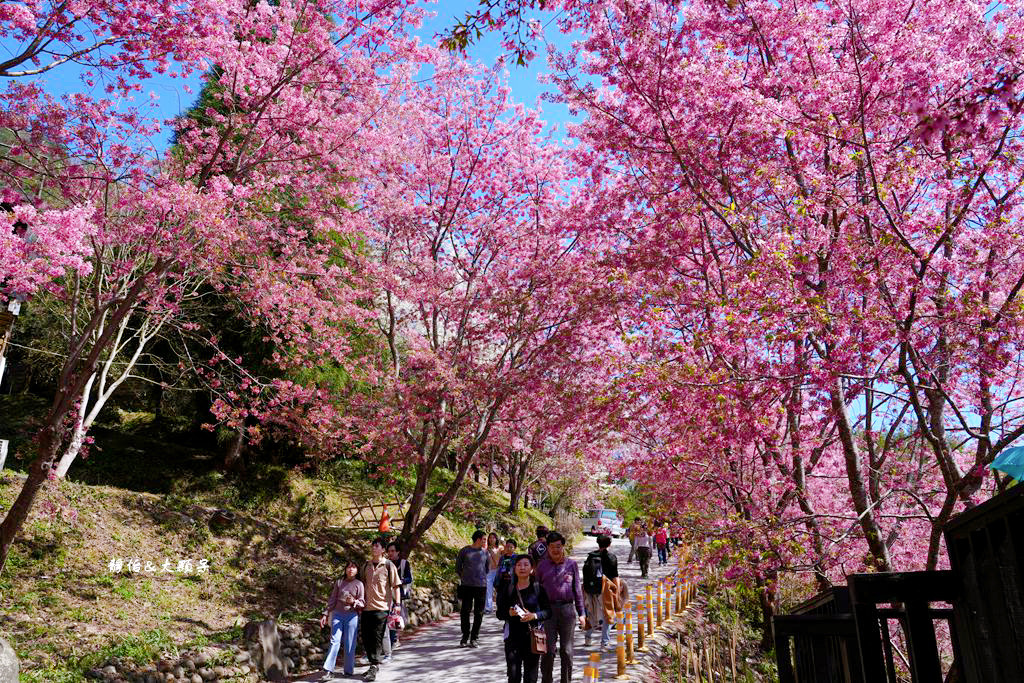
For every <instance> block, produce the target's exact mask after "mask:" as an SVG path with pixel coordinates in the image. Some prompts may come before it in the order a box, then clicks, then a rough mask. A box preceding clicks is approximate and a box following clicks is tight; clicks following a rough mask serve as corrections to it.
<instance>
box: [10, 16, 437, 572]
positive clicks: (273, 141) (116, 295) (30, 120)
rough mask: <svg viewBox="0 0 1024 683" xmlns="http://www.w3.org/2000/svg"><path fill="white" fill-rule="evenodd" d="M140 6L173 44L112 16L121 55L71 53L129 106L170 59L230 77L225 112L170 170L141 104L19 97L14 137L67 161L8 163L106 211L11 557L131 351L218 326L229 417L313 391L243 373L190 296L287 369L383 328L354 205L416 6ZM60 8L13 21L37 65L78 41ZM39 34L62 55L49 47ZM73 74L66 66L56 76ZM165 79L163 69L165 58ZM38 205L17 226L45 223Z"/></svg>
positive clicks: (51, 199) (200, 120)
mask: <svg viewBox="0 0 1024 683" xmlns="http://www.w3.org/2000/svg"><path fill="white" fill-rule="evenodd" d="M104 7H105V9H103V11H107V10H109V11H110V12H111V13H114V14H116V13H117V8H116V7H114V6H113V5H111V6H110V7H109V8H106V6H104ZM137 9H138V19H139V21H143V20H145V19H146V17H147V16H149V17H164V16H165V15H168V13H170V14H171V15H173V16H174V17H175V19H174V20H173V21H172V20H170V19H169V20H168V21H169V22H170V24H169V25H170V26H172V27H173V28H174V30H171V29H168V30H170V31H171V32H170V36H169V37H168V38H167V42H166V44H165V43H161V42H159V41H160V40H163V39H164V38H165V36H164V34H162V33H158V35H157V36H155V37H154V36H149V35H148V34H147V33H146V32H145V31H142V30H140V31H139V32H138V33H135V34H132V37H131V38H130V39H128V38H124V37H123V36H122V33H121V31H122V28H119V27H120V26H121V24H118V23H117V22H118V21H120V20H121V19H124V17H123V16H121V15H118V17H120V19H115V18H111V20H110V22H111V23H108V24H104V23H103V22H104V21H105V20H104V19H102V17H100V18H97V16H99V15H97V16H92V15H90V17H89V18H87V19H86V20H85V23H84V24H83V25H88V24H89V23H90V22H99V24H100V28H101V29H104V27H107V28H108V29H109V31H110V33H111V35H113V36H115V38H114V39H112V40H111V41H109V42H104V40H103V39H102V36H103V35H104V33H103V31H100V32H99V33H97V34H96V35H97V36H100V39H99V42H98V43H97V45H96V46H95V51H94V52H90V53H89V54H90V55H92V56H89V57H83V56H81V55H74V56H72V57H71V58H70V59H79V58H80V57H81V59H85V60H87V61H89V62H90V64H92V65H93V66H94V67H95V69H94V70H95V71H97V72H99V71H100V70H101V69H105V70H106V71H105V72H104V73H108V74H110V77H111V78H114V79H115V80H114V85H113V88H114V90H113V91H112V92H120V93H121V94H127V93H130V92H132V91H134V90H136V89H137V87H136V85H135V84H134V83H133V79H138V78H142V77H145V76H146V75H147V72H145V69H146V68H148V67H145V66H138V65H137V63H138V62H140V61H141V62H145V61H147V60H153V59H156V57H155V55H156V54H157V53H159V54H162V55H165V56H166V61H167V62H168V63H170V61H171V60H172V59H178V60H180V63H182V64H184V66H183V67H181V68H183V69H187V68H198V67H206V66H211V65H216V68H215V69H214V70H213V71H212V72H211V76H210V78H211V83H212V89H213V91H214V95H215V97H216V98H217V99H218V101H219V106H218V107H209V108H208V110H207V111H204V112H202V114H203V116H202V117H189V118H186V119H182V120H180V121H179V122H178V123H177V128H176V145H175V148H174V150H173V152H172V153H171V154H169V155H167V156H166V157H165V158H162V159H161V158H159V157H154V156H152V155H147V154H146V151H145V148H144V146H141V145H139V144H135V143H136V142H137V140H136V137H135V136H137V135H138V134H148V133H150V132H152V131H154V130H155V126H156V124H155V123H152V122H147V121H145V120H144V119H143V117H142V114H141V113H140V112H139V111H138V110H137V109H136V110H131V111H127V112H124V111H119V110H117V109H116V108H115V107H114V105H113V104H112V103H111V102H108V101H106V100H102V99H97V100H92V99H90V98H88V97H78V96H75V95H72V96H69V97H68V98H67V99H66V103H65V107H64V109H63V110H62V111H63V112H64V113H65V114H66V115H65V116H63V117H62V116H60V115H58V114H54V112H55V111H58V113H59V107H57V109H54V108H53V107H50V108H47V107H41V106H40V105H39V102H44V103H46V104H49V103H50V100H49V99H48V98H47V97H46V96H44V95H42V94H41V91H40V90H39V86H38V84H35V85H26V86H22V87H20V88H16V87H14V86H12V87H11V89H10V90H9V91H8V93H7V95H6V97H7V100H6V102H7V103H8V105H9V107H8V109H7V110H6V111H7V114H6V116H7V118H6V120H5V123H7V124H8V126H9V127H10V128H11V129H12V130H14V131H15V135H16V136H19V137H20V136H38V137H36V138H34V139H38V140H41V141H42V142H44V143H45V144H49V145H53V147H54V149H55V150H57V152H59V153H52V154H51V153H46V154H43V155H41V156H40V161H38V162H37V163H34V164H32V165H27V164H24V163H22V162H21V161H20V159H19V158H18V155H15V154H13V153H11V154H8V155H6V156H5V158H4V168H5V169H7V170H8V172H9V174H10V175H12V176H17V177H18V178H20V179H22V180H23V186H24V187H25V188H30V187H33V186H35V187H45V191H42V192H39V193H37V195H38V200H37V201H38V202H40V203H42V204H44V205H45V204H47V203H50V204H53V205H55V210H62V211H68V210H69V209H68V207H69V206H72V207H92V211H91V213H88V212H87V213H88V215H89V220H90V223H89V224H91V225H92V226H95V228H94V229H93V230H92V235H91V236H90V238H89V240H88V242H87V250H86V251H84V252H82V251H81V250H78V248H77V247H76V248H73V249H71V250H70V251H72V252H73V253H76V254H79V257H80V258H82V259H84V260H85V261H86V262H87V265H86V266H82V267H79V268H77V269H76V271H75V276H74V277H72V278H71V279H70V280H69V282H68V284H67V285H66V286H64V287H62V289H61V292H60V293H59V295H60V296H63V297H64V300H65V302H66V306H67V311H68V313H67V316H68V324H67V328H68V331H69V334H68V337H67V339H68V348H67V349H66V359H65V361H64V364H63V367H62V369H61V371H60V375H59V379H58V383H57V387H56V391H55V395H54V400H53V403H52V405H51V408H50V410H49V412H48V414H47V416H46V418H45V420H44V423H43V427H42V429H41V430H40V432H39V434H38V437H37V439H36V449H37V457H36V459H35V461H34V462H33V463H32V465H31V466H30V468H29V476H28V479H27V481H26V483H25V484H24V487H23V488H22V491H21V493H20V494H19V496H18V498H17V499H16V500H15V502H14V504H13V505H12V507H11V508H10V510H9V511H8V512H7V515H6V517H5V519H4V521H3V523H2V524H0V561H2V560H3V559H5V558H6V556H7V553H8V552H9V549H10V545H11V543H12V542H13V540H14V538H15V536H16V534H17V533H18V530H19V529H20V527H21V525H22V524H23V522H24V520H25V518H26V517H27V515H28V512H29V510H30V509H31V506H32V503H33V501H34V499H35V496H36V494H37V492H38V491H39V489H40V487H41V486H42V485H43V484H44V483H45V482H46V480H47V479H48V478H50V477H52V476H55V467H56V466H57V465H58V460H59V458H60V456H61V454H62V453H71V452H73V450H74V446H75V444H74V438H75V435H77V434H79V433H81V432H82V427H84V426H85V424H86V423H87V421H88V420H89V418H90V417H91V416H92V415H93V412H92V411H90V410H89V408H90V406H89V405H87V404H86V403H87V399H88V398H89V390H90V389H92V390H93V391H94V392H95V391H96V390H98V391H99V394H98V395H97V394H95V393H94V394H93V396H94V400H95V401H96V402H97V403H94V404H93V405H92V406H91V407H92V408H95V406H96V405H97V404H98V403H99V402H100V401H102V400H103V397H104V396H106V395H109V390H110V389H111V387H112V386H113V383H112V382H110V381H108V380H109V379H110V378H109V377H108V375H107V372H108V370H109V368H110V367H111V365H110V364H111V362H112V361H111V359H112V358H114V357H116V356H117V355H118V354H120V355H121V356H122V360H121V361H119V362H118V367H119V368H120V370H119V371H125V370H126V369H127V372H130V367H131V364H132V362H133V359H137V358H138V353H139V351H140V349H144V348H145V346H146V345H147V344H148V343H149V342H150V341H151V340H152V339H153V338H154V337H155V335H157V334H171V333H172V332H175V333H183V334H184V333H189V334H193V336H194V337H198V336H199V335H198V334H197V333H200V332H202V336H204V337H205V338H206V341H207V342H208V343H209V345H210V351H211V353H213V354H214V358H213V361H214V362H215V363H216V364H221V365H225V366H230V367H231V368H232V373H233V374H234V375H235V376H239V377H241V380H240V382H239V384H238V385H237V386H235V387H233V388H232V389H230V390H225V391H224V395H223V397H222V399H221V400H220V402H219V403H218V404H217V405H216V406H215V407H217V408H218V409H220V410H221V414H222V416H223V417H224V418H225V419H235V420H238V419H241V417H243V416H244V414H248V413H249V412H255V411H251V409H250V408H249V407H248V406H249V405H250V401H244V400H241V397H240V396H239V395H238V394H239V393H243V392H245V393H248V394H249V395H250V397H251V398H253V401H252V402H255V403H256V404H257V405H260V399H262V396H263V395H264V393H265V392H267V391H270V392H273V393H277V390H278V389H280V391H281V393H282V395H283V398H277V399H273V398H270V399H268V400H266V401H264V402H263V403H262V406H264V408H266V409H269V408H272V407H273V405H274V403H275V402H278V403H280V402H282V401H284V402H286V403H287V402H289V401H293V400H295V399H296V397H300V396H303V395H305V396H309V395H310V394H309V392H303V391H301V390H300V389H295V388H293V387H289V386H287V385H285V386H279V387H274V386H270V387H268V386H265V385H263V384H261V383H260V382H259V378H257V377H254V376H252V375H251V373H247V372H246V371H245V368H244V360H243V359H239V358H231V357H228V356H226V354H223V353H222V352H220V353H218V352H217V340H216V332H215V331H211V330H205V331H204V330H200V329H197V328H198V325H197V323H196V322H195V321H194V320H190V319H189V317H188V315H187V312H188V310H189V306H188V302H189V300H190V298H193V297H196V296H200V295H201V294H202V291H203V289H204V288H209V289H210V290H212V291H218V292H228V293H231V294H232V295H233V296H237V297H240V299H241V300H242V301H245V302H246V304H247V306H248V311H249V314H250V315H251V316H252V318H253V319H254V321H258V322H260V323H261V324H265V325H266V326H267V328H268V329H269V330H270V332H269V335H270V336H271V338H272V340H273V341H274V342H276V343H279V344H281V345H282V347H287V348H288V349H290V352H289V354H290V355H289V357H288V358H281V359H280V361H281V362H282V363H296V362H300V358H301V356H302V354H303V353H309V354H317V355H319V354H321V353H324V352H327V353H329V354H331V355H332V356H333V357H336V358H339V359H340V358H345V357H346V337H345V335H343V334H339V333H337V331H338V330H341V329H343V328H344V325H346V324H351V323H352V321H359V320H360V319H364V318H365V317H366V313H365V309H364V308H363V307H361V306H359V305H358V301H359V300H360V296H361V294H362V293H363V290H362V289H360V285H359V272H358V271H359V267H358V263H359V259H360V256H359V254H358V250H357V248H356V246H357V244H358V242H359V240H360V236H361V235H363V234H364V230H365V227H366V226H365V223H364V221H362V219H361V217H360V215H359V214H358V212H354V211H353V210H352V209H351V208H350V207H351V199H352V197H353V196H354V195H355V194H357V193H356V192H355V190H354V179H355V178H358V177H359V176H360V175H361V174H362V170H363V169H365V168H366V162H365V158H364V154H365V153H366V152H367V147H366V144H367V143H366V141H365V140H362V139H361V138H360V135H361V134H362V133H364V132H366V131H368V130H369V128H370V127H369V126H368V125H367V124H368V122H369V121H370V120H371V119H372V118H373V115H374V114H375V113H376V112H378V111H379V110H380V109H381V108H382V107H383V106H385V105H386V103H387V102H388V101H389V98H390V97H392V95H391V93H390V87H389V83H390V81H389V80H388V79H387V78H385V74H386V73H387V72H388V71H389V70H390V69H391V68H392V67H394V66H395V64H396V63H398V62H399V61H400V60H403V59H404V58H405V57H407V56H409V55H410V54H412V51H413V50H414V47H415V46H414V43H413V42H412V41H411V40H409V39H408V38H407V36H406V34H405V28H406V26H407V24H408V22H409V21H414V20H416V18H417V15H416V13H411V14H410V12H409V9H408V3H405V2H390V1H382V2H377V3H372V4H370V5H369V6H367V5H366V4H365V3H362V2H342V1H339V2H332V1H329V0H324V1H322V2H319V1H316V0H309V1H302V0H299V1H297V2H281V3H275V4H274V5H273V6H272V5H269V4H267V3H247V2H238V3H231V2H227V3H212V4H210V5H209V6H207V5H202V4H194V3H193V4H189V5H186V6H181V7H179V6H178V5H175V6H173V7H172V8H166V9H167V11H166V12H164V11H162V10H161V7H160V6H159V3H158V4H157V5H153V6H149V5H146V6H139V7H138V8H137ZM5 11H7V6H5ZM52 11H53V12H54V13H55V14H54V15H53V16H55V17H56V18H55V19H52V21H51V20H50V19H37V20H36V24H35V26H36V28H35V29H31V28H30V27H29V26H28V24H24V22H22V24H24V25H22V24H17V22H18V21H21V19H19V18H18V17H14V19H12V21H15V23H16V26H15V28H14V29H9V33H8V35H10V36H15V37H18V38H19V39H21V40H23V41H25V43H24V45H25V47H24V48H23V50H22V52H23V53H24V54H26V55H28V56H27V57H26V58H25V59H27V60H29V61H31V60H32V59H34V58H37V59H39V60H43V61H45V60H46V59H49V58H50V57H52V56H53V55H54V54H56V53H55V52H53V50H56V49H57V48H56V47H54V46H57V45H59V44H63V43H64V42H66V41H73V42H77V40H76V39H75V38H74V34H73V33H68V32H67V31H68V30H70V29H67V28H66V27H65V25H66V24H67V23H68V21H69V20H67V21H66V20H65V19H66V16H65V14H66V12H71V13H74V12H75V11H77V10H76V8H75V7H71V6H67V7H66V6H65V5H61V6H59V7H58V8H56V9H54V10H52ZM175 13H177V14H175ZM19 16H20V15H19ZM128 20H129V19H125V21H128ZM131 21H134V19H131ZM153 21H157V20H155V19H154V20H153ZM162 22H163V19H162V18H161V19H160V20H159V21H158V22H157V23H158V25H159V26H160V27H163V26H164V24H163V23H162ZM19 26H20V28H19ZM33 30H34V31H35V33H33V32H32V31H33ZM104 30H107V29H104ZM33 36H36V37H33ZM39 36H42V38H41V39H39V38H38V37H39ZM118 36H122V37H120V38H118ZM182 38H188V39H190V40H191V41H192V42H187V41H186V42H184V43H183V42H182V41H181V40H180V39H182ZM37 39H39V42H40V45H42V46H43V47H41V48H39V47H38V46H36V47H33V43H34V42H35V41H36V40H37ZM110 45H114V46H117V47H116V49H117V51H116V53H115V54H114V55H112V56H111V55H108V54H107V53H106V52H105V48H106V47H108V46H110ZM47 46H49V47H47ZM171 46H173V48H174V50H173V51H171V52H168V50H169V49H170V47H171ZM37 48H38V49H37ZM46 55H50V57H47V56H46ZM60 61H61V59H60V57H55V58H54V62H53V65H56V63H59V62H60ZM155 68H164V66H163V65H162V64H160V63H159V60H158V65H157V67H155ZM140 69H142V71H140ZM14 75H15V76H16V75H18V74H14ZM97 77H98V76H97ZM85 78H86V79H87V81H88V80H89V78H90V75H89V74H87V75H86V77H85ZM87 85H88V83H87ZM119 89H120V90H119ZM71 104H74V105H76V106H77V109H74V110H73V109H72V108H71V106H70V105H71ZM72 114H73V115H72ZM40 117H41V118H40ZM19 153H20V152H19ZM54 159H61V160H68V161H61V162H60V163H59V164H58V166H57V167H56V170H52V169H51V168H50V167H49V166H47V164H48V163H49V162H50V161H51V160H54ZM70 160H73V163H72V162H71V161H70ZM44 162H45V163H44ZM23 196H26V197H27V193H25V194H24V195H23ZM77 210H78V211H87V209H84V208H80V209H77ZM20 211H21V210H20V209H18V208H16V209H15V214H16V215H17V216H22V215H25V216H26V217H28V215H27V214H25V213H23V212H20ZM81 222H82V223H85V221H84V220H83V221H81ZM72 241H73V240H72ZM194 360H196V361H198V360H199V359H194ZM214 372H216V369H215V370H214ZM213 379H214V380H216V378H213ZM115 381H116V380H115ZM215 388H216V387H215ZM255 414H256V416H257V417H263V413H260V412H255ZM76 426H77V428H76ZM69 436H70V438H71V441H70V442H69V440H68V438H69ZM72 457H73V456H72ZM66 464H67V463H64V464H63V465H61V467H66Z"/></svg>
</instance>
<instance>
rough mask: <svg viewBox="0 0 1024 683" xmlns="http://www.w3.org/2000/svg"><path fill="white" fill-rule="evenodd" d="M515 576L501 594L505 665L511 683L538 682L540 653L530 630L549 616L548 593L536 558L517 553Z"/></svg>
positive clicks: (499, 603)
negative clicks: (536, 571)
mask: <svg viewBox="0 0 1024 683" xmlns="http://www.w3.org/2000/svg"><path fill="white" fill-rule="evenodd" d="M512 571H513V574H514V578H513V580H512V581H510V582H509V583H507V584H505V585H504V587H503V588H504V590H501V591H499V592H498V594H497V600H496V602H497V607H496V610H495V612H496V614H497V617H498V618H499V619H501V620H502V621H504V622H505V666H506V668H507V670H508V683H537V674H538V671H539V669H540V655H539V654H537V653H535V652H534V651H533V646H532V635H531V633H530V629H533V628H540V626H539V623H540V622H542V621H544V620H545V619H547V618H548V615H549V613H550V606H549V602H548V596H547V593H546V592H545V591H544V589H543V588H542V587H541V585H540V583H539V582H538V581H537V580H536V579H535V578H534V577H533V558H532V557H530V556H529V555H528V554H523V555H517V556H516V558H515V564H514V565H513V569H512Z"/></svg>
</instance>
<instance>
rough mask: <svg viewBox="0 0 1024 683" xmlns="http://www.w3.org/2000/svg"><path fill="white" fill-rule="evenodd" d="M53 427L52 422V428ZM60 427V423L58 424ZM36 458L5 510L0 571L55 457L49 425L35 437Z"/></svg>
mask: <svg viewBox="0 0 1024 683" xmlns="http://www.w3.org/2000/svg"><path fill="white" fill-rule="evenodd" d="M52 424H53V422H52V420H51V425H52ZM58 424H59V423H58ZM38 443H39V457H38V458H36V459H35V460H34V461H33V462H32V464H31V465H30V466H29V468H28V479H26V480H25V484H24V485H23V486H22V487H21V492H20V493H18V497H17V498H16V499H15V500H14V504H13V505H11V509H10V510H8V511H7V515H6V516H5V517H4V521H3V522H2V523H0V571H3V568H4V565H6V564H7V556H8V555H9V554H10V552H11V545H12V544H13V543H14V539H15V538H17V536H18V533H19V532H20V531H21V527H22V526H23V525H24V524H25V520H26V519H28V513H29V512H31V510H32V505H33V503H35V500H36V496H37V495H39V490H40V489H41V488H42V487H43V485H44V484H45V483H46V481H47V479H49V476H50V470H51V469H52V467H53V461H54V459H55V457H56V455H57V447H58V446H59V440H58V439H57V435H56V430H55V429H54V428H53V427H52V426H50V425H48V426H47V427H45V428H43V431H42V432H41V433H40V435H39V438H38Z"/></svg>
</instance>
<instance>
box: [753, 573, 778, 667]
mask: <svg viewBox="0 0 1024 683" xmlns="http://www.w3.org/2000/svg"><path fill="white" fill-rule="evenodd" d="M757 588H758V591H757V593H758V599H759V602H760V607H761V622H762V623H761V643H760V645H759V647H760V649H761V652H771V651H772V650H773V649H774V648H775V630H774V629H773V628H772V617H774V616H775V590H774V589H773V588H770V587H769V584H768V583H767V582H765V581H764V580H762V579H758V580H757Z"/></svg>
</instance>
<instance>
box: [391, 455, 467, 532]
mask: <svg viewBox="0 0 1024 683" xmlns="http://www.w3.org/2000/svg"><path fill="white" fill-rule="evenodd" d="M473 457H474V454H473V452H469V453H467V454H466V455H465V456H464V460H463V461H462V462H461V463H460V464H459V469H458V471H457V472H456V474H455V478H454V479H453V480H452V483H451V484H449V485H448V488H447V489H446V490H445V492H444V494H443V495H442V496H441V497H440V498H439V499H438V500H437V502H436V503H434V504H433V505H431V506H430V507H429V508H428V509H427V512H426V514H424V515H423V517H422V518H420V517H419V515H420V512H421V511H422V509H423V506H424V502H423V501H424V498H425V496H426V482H427V481H429V478H430V472H429V471H427V472H426V476H420V473H421V472H422V471H423V470H425V469H428V468H427V467H426V466H425V465H421V467H418V468H417V476H416V490H415V491H414V492H413V500H412V501H410V503H409V511H408V512H406V515H405V522H404V523H403V524H402V537H401V538H402V547H403V548H405V552H410V551H412V550H413V549H414V548H416V547H417V546H418V545H419V543H420V541H421V540H423V535H424V534H425V533H427V530H428V529H429V528H430V527H431V526H432V525H433V524H434V522H435V521H437V518H438V516H439V515H440V514H441V513H442V512H444V510H445V509H447V508H448V506H449V505H450V504H451V502H452V501H453V500H455V496H456V495H458V493H459V491H460V490H461V489H462V484H463V483H464V482H465V480H466V475H467V474H468V473H469V469H470V467H471V466H472V464H473ZM421 481H422V485H421ZM414 503H415V507H414Z"/></svg>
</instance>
